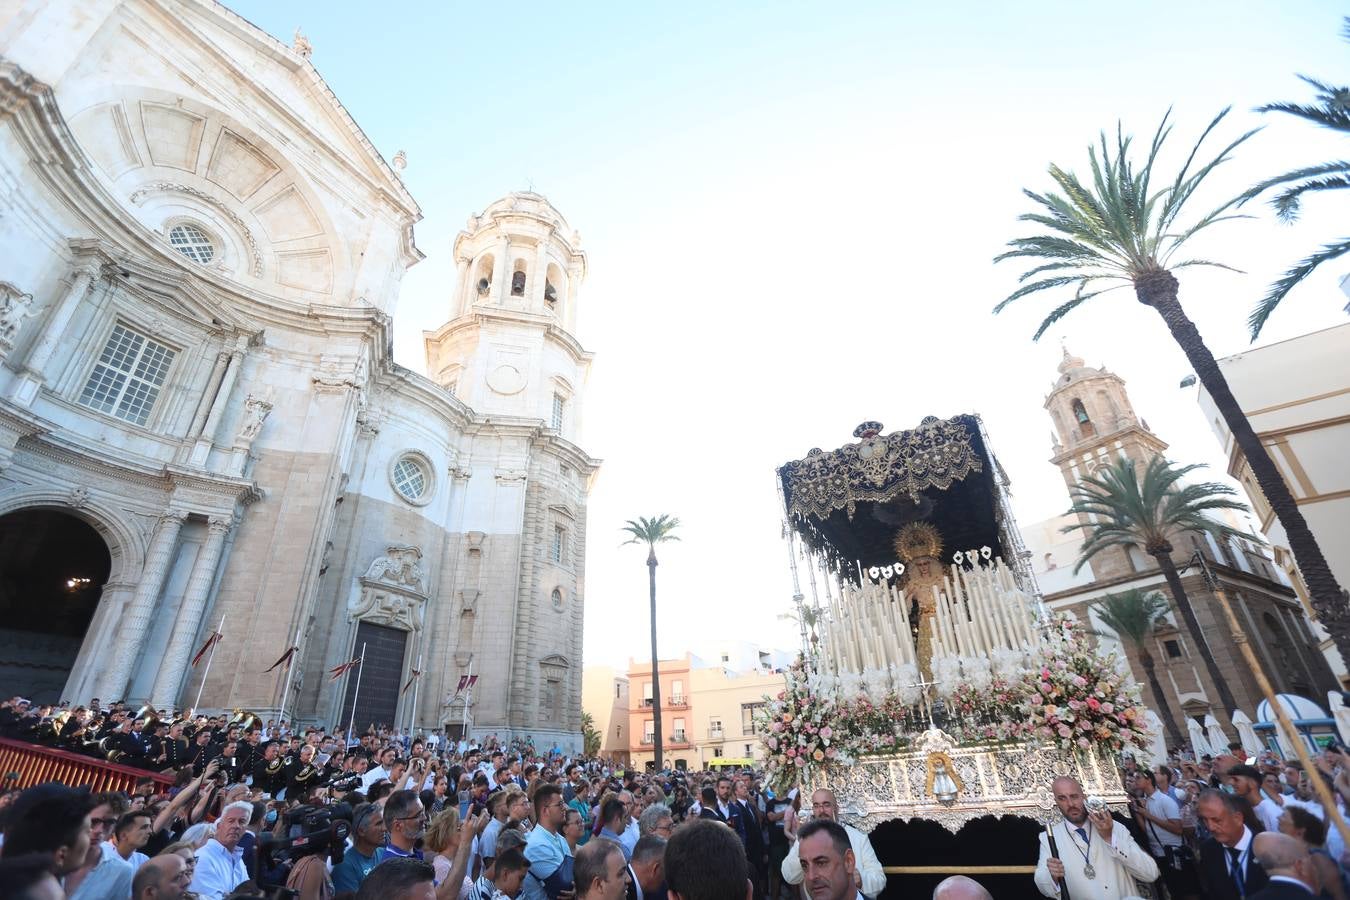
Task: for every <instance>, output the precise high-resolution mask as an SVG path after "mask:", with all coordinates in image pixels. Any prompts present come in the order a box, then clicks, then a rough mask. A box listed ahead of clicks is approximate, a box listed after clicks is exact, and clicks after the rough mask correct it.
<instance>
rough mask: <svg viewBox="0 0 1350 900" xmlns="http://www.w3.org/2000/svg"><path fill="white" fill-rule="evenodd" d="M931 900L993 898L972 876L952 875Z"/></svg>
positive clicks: (934, 892)
mask: <svg viewBox="0 0 1350 900" xmlns="http://www.w3.org/2000/svg"><path fill="white" fill-rule="evenodd" d="M1070 780H1072V779H1070ZM933 900H994V895H993V894H991V893H989V892H988V891H986V890H985V889H984V887H983V886H982V885H981V884H980V883H979V882H978V881H976V880H975V879H973V878H967V877H966V876H964V875H953V876H952V877H951V878H947V879H944V880H943V881H942V883H941V884H939V885H938V886H937V889H936V890H934V891H933Z"/></svg>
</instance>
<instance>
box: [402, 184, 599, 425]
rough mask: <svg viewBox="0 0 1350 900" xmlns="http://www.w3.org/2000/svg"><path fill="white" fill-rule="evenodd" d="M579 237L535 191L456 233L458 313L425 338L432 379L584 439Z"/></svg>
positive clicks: (474, 402)
mask: <svg viewBox="0 0 1350 900" xmlns="http://www.w3.org/2000/svg"><path fill="white" fill-rule="evenodd" d="M579 244H580V236H579V235H578V234H577V232H576V231H575V230H574V229H573V228H572V227H571V226H570V225H568V224H567V222H566V220H565V219H564V218H563V217H562V214H561V213H559V212H558V210H557V209H555V208H554V207H553V204H551V203H549V201H548V200H547V199H546V198H544V197H543V196H541V195H539V194H536V193H533V192H530V191H521V192H517V193H512V194H508V195H507V196H505V197H503V198H502V199H500V200H498V201H496V202H495V203H493V204H491V205H490V206H488V207H487V209H486V210H484V211H483V212H482V213H481V214H479V215H475V216H470V217H469V221H468V223H467V224H466V225H465V227H464V230H463V231H461V232H460V233H459V235H458V236H457V237H456V238H455V244H454V257H455V266H456V268H455V281H454V285H453V287H452V291H451V297H450V312H451V318H450V320H449V321H448V322H446V323H445V324H444V325H442V326H441V327H440V328H438V329H437V330H435V331H429V332H425V333H424V335H423V337H424V342H425V346H426V354H427V372H428V374H429V375H430V376H431V378H432V379H433V380H434V381H436V382H437V383H438V384H440V385H441V386H442V387H444V388H446V389H447V390H449V391H450V392H451V393H453V394H455V396H457V397H458V398H459V399H460V400H462V401H464V402H465V403H466V404H468V405H469V406H470V407H471V408H472V409H473V410H474V411H475V412H477V413H480V414H483V415H488V416H493V415H496V416H518V417H521V418H533V419H542V420H543V421H544V427H545V428H548V429H552V430H553V431H555V432H556V433H557V434H559V435H560V436H563V437H565V438H567V439H568V440H572V441H575V436H576V434H577V433H578V431H579V428H580V424H581V399H582V397H581V393H582V387H583V386H584V384H585V381H586V377H587V374H588V372H589V370H590V364H591V359H592V357H591V354H589V353H587V352H586V351H585V350H583V349H582V347H581V345H580V343H578V341H577V339H576V337H575V332H576V326H577V298H578V293H579V288H580V286H581V282H582V280H583V279H584V278H585V276H586V254H585V253H583V252H582V251H581V249H580V246H579Z"/></svg>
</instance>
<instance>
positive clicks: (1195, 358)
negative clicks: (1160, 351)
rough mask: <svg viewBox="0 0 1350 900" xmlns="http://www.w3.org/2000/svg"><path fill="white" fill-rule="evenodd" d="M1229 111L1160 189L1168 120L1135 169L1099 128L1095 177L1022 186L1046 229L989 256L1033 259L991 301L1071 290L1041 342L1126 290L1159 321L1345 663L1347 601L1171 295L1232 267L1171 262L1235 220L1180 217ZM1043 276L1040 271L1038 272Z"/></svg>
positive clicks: (1054, 170)
mask: <svg viewBox="0 0 1350 900" xmlns="http://www.w3.org/2000/svg"><path fill="white" fill-rule="evenodd" d="M1227 114H1228V110H1227V109H1225V110H1224V111H1223V112H1221V113H1219V115H1218V116H1216V117H1215V118H1214V120H1213V121H1212V122H1210V123H1209V127H1208V128H1206V129H1205V130H1204V133H1202V134H1201V135H1200V139H1199V140H1198V141H1196V143H1195V146H1194V147H1193V148H1192V149H1191V152H1190V155H1189V156H1188V157H1187V158H1186V162H1185V163H1184V164H1183V165H1182V166H1181V170H1180V171H1179V172H1177V174H1176V176H1175V178H1173V179H1172V180H1170V181H1167V182H1165V183H1164V184H1163V186H1162V187H1161V188H1159V187H1157V186H1156V185H1155V184H1154V183H1153V169H1154V165H1155V163H1156V161H1157V158H1158V153H1159V151H1160V150H1161V148H1162V146H1163V144H1164V143H1165V141H1166V139H1167V136H1168V134H1169V133H1170V131H1171V126H1169V125H1168V124H1167V119H1168V116H1164V117H1163V121H1162V124H1161V125H1159V126H1158V131H1157V133H1156V134H1155V135H1154V136H1153V143H1152V144H1151V146H1150V148H1149V151H1148V156H1147V158H1146V160H1145V162H1144V165H1143V167H1142V168H1141V169H1138V170H1136V169H1135V167H1134V165H1133V163H1132V162H1131V161H1130V156H1131V152H1130V146H1131V139H1130V138H1129V137H1127V136H1125V135H1123V134H1121V133H1119V131H1118V132H1117V136H1116V140H1115V147H1114V149H1112V147H1111V146H1110V145H1109V144H1108V143H1107V139H1106V135H1105V134H1103V135H1102V137H1101V144H1100V147H1099V148H1089V150H1088V160H1089V162H1090V164H1091V167H1092V180H1091V182H1090V183H1089V184H1088V185H1084V184H1083V182H1082V181H1080V180H1079V178H1078V177H1077V176H1076V175H1074V174H1073V173H1071V172H1066V171H1064V170H1063V169H1061V168H1060V167H1059V166H1055V165H1051V166H1050V177H1051V178H1052V179H1053V180H1054V182H1055V183H1056V184H1057V185H1058V186H1059V189H1060V191H1061V192H1062V193H1054V192H1051V193H1047V194H1045V195H1041V194H1037V193H1034V192H1032V191H1024V193H1025V194H1026V195H1027V196H1028V197H1030V198H1031V199H1032V200H1033V201H1035V202H1036V204H1037V205H1038V206H1039V207H1040V209H1039V210H1038V211H1036V212H1030V213H1024V214H1023V215H1021V216H1020V217H1019V218H1020V220H1021V221H1025V222H1032V223H1035V224H1036V225H1039V226H1041V227H1043V228H1044V229H1046V230H1045V231H1044V232H1042V233H1041V234H1037V235H1033V236H1031V237H1021V238H1014V239H1013V240H1011V241H1009V242H1008V245H1009V247H1011V248H1012V249H1010V250H1008V251H1007V252H1005V253H1002V254H1000V255H999V256H998V257H996V258H995V262H997V261H999V260H1005V259H1027V260H1030V261H1033V262H1034V263H1035V264H1034V265H1032V267H1031V268H1029V269H1027V271H1025V272H1023V273H1022V276H1021V278H1020V279H1019V280H1020V281H1021V282H1022V286H1021V287H1020V288H1018V289H1017V290H1015V291H1013V292H1012V293H1011V294H1009V295H1008V297H1007V299H1005V300H1004V301H1003V302H1002V303H1000V304H998V306H996V307H995V308H994V312H995V313H997V312H1000V311H1002V310H1003V309H1004V308H1005V307H1007V306H1008V304H1010V303H1012V302H1013V301H1014V300H1017V299H1019V298H1022V297H1025V296H1027V295H1029V294H1033V293H1036V292H1038V291H1044V290H1050V289H1052V288H1061V287H1069V286H1076V290H1075V292H1074V294H1073V297H1072V298H1071V299H1070V300H1069V301H1068V302H1066V303H1064V304H1062V305H1061V306H1059V307H1057V308H1056V309H1054V310H1052V311H1051V313H1050V314H1049V315H1048V316H1047V317H1046V318H1045V321H1044V322H1042V323H1041V326H1040V329H1039V330H1038V331H1037V332H1036V335H1035V338H1039V337H1040V336H1041V335H1042V334H1044V333H1045V331H1046V329H1048V328H1049V327H1050V326H1051V325H1053V324H1054V323H1055V322H1058V321H1059V320H1060V319H1062V318H1063V317H1064V316H1065V315H1067V314H1068V313H1069V312H1071V311H1072V310H1074V309H1075V308H1077V307H1078V306H1079V305H1081V304H1083V303H1085V302H1087V301H1088V300H1090V299H1092V298H1093V297H1096V296H1098V295H1099V294H1103V293H1107V292H1109V291H1112V290H1117V289H1119V288H1123V287H1133V288H1134V295H1135V298H1136V299H1137V300H1138V301H1139V302H1140V303H1142V304H1144V305H1145V306H1148V307H1151V308H1152V309H1154V310H1155V311H1157V313H1158V315H1159V316H1161V317H1162V320H1163V322H1164V323H1165V324H1166V325H1167V328H1168V330H1169V331H1170V332H1171V333H1172V338H1173V339H1174V340H1175V341H1176V342H1177V344H1178V345H1179V346H1180V347H1181V350H1182V352H1184V353H1185V354H1186V358H1187V359H1188V360H1189V361H1190V363H1191V366H1192V368H1193V369H1194V370H1195V374H1196V377H1197V378H1199V379H1200V382H1201V384H1203V385H1204V386H1205V390H1207V391H1208V392H1209V395H1210V397H1212V398H1213V400H1214V405H1215V407H1216V408H1217V409H1218V410H1219V414H1220V415H1221V416H1223V419H1224V422H1225V424H1226V425H1227V426H1228V430H1229V432H1230V433H1232V435H1233V441H1234V442H1235V443H1236V444H1237V446H1238V448H1239V449H1240V450H1241V451H1242V453H1243V456H1245V457H1246V460H1247V465H1248V466H1249V467H1250V468H1251V471H1252V475H1253V476H1254V477H1255V479H1256V483H1257V485H1258V486H1259V487H1260V488H1261V493H1262V494H1264V495H1265V497H1266V501H1267V502H1268V503H1269V504H1270V508H1271V509H1272V510H1273V511H1274V513H1275V515H1276V516H1278V517H1279V520H1280V523H1281V524H1282V525H1284V531H1285V535H1286V538H1287V541H1288V544H1289V549H1290V550H1292V551H1293V554H1294V559H1295V561H1296V562H1297V563H1298V567H1299V570H1300V571H1301V572H1302V574H1303V580H1304V583H1305V584H1306V585H1307V587H1308V595H1309V599H1310V600H1311V601H1312V605H1313V609H1314V610H1316V612H1317V618H1318V620H1319V621H1320V622H1321V623H1322V627H1324V628H1326V630H1327V632H1328V633H1330V635H1331V637H1332V640H1333V641H1335V643H1336V648H1337V649H1338V650H1340V651H1341V655H1342V656H1344V657H1345V658H1346V659H1350V597H1347V596H1346V594H1345V592H1344V591H1342V590H1341V586H1340V585H1339V584H1338V583H1337V582H1336V576H1335V575H1333V574H1332V572H1331V568H1330V567H1329V566H1328V565H1327V561H1326V557H1325V556H1323V555H1322V549H1321V547H1319V546H1318V544H1317V539H1316V538H1315V537H1313V533H1312V530H1311V529H1309V528H1308V523H1307V522H1306V521H1305V520H1304V518H1303V513H1302V512H1301V511H1300V510H1299V508H1298V504H1297V503H1296V502H1295V501H1294V497H1293V494H1291V493H1290V492H1289V486H1288V485H1287V484H1285V481H1284V477H1283V476H1282V475H1281V474H1280V471H1279V469H1277V468H1276V467H1275V463H1274V462H1272V461H1271V458H1270V454H1269V453H1268V452H1267V451H1266V448H1265V445H1264V444H1262V443H1261V440H1260V438H1258V437H1257V435H1256V432H1255V431H1254V430H1253V429H1252V426H1251V423H1250V422H1248V421H1247V417H1246V416H1245V415H1244V414H1243V412H1242V407H1240V406H1238V402H1237V400H1236V399H1234V397H1233V392H1232V390H1231V389H1230V388H1229V387H1228V381H1227V380H1226V379H1225V378H1224V376H1223V373H1222V372H1221V371H1219V366H1218V363H1216V362H1215V360H1214V354H1212V353H1210V351H1209V348H1208V347H1206V346H1205V342H1204V339H1203V338H1201V336H1200V332H1199V330H1198V329H1197V328H1196V327H1195V324H1194V323H1193V322H1191V320H1190V319H1189V318H1187V316H1186V312H1185V310H1183V309H1182V307H1181V304H1180V303H1179V302H1178V301H1177V289H1178V285H1177V279H1176V275H1175V274H1174V273H1175V272H1177V271H1178V270H1180V269H1183V268H1188V267H1193V266H1215V267H1217V268H1221V269H1227V268H1230V267H1228V266H1225V265H1223V264H1222V263H1218V262H1213V261H1210V260H1205V259H1184V260H1176V256H1177V253H1178V252H1179V251H1180V250H1182V249H1183V247H1184V246H1185V245H1186V242H1187V241H1188V240H1189V239H1190V238H1191V237H1192V236H1194V235H1195V234H1197V233H1199V232H1200V231H1202V230H1204V229H1206V228H1208V227H1209V226H1211V225H1214V224H1217V223H1219V222H1223V221H1225V220H1228V219H1234V218H1242V217H1241V216H1239V215H1237V214H1235V213H1233V212H1231V210H1232V208H1233V205H1234V204H1235V203H1237V202H1238V201H1239V199H1240V198H1237V197H1234V198H1233V199H1232V200H1229V201H1227V202H1225V203H1223V204H1221V205H1220V206H1219V207H1218V208H1216V209H1214V210H1211V211H1209V212H1207V213H1204V214H1203V215H1201V216H1199V217H1198V218H1195V219H1193V220H1190V221H1185V222H1183V221H1182V213H1183V212H1184V211H1185V210H1186V208H1187V206H1188V201H1189V200H1190V199H1191V197H1193V196H1194V194H1195V192H1196V190H1197V189H1198V188H1199V187H1200V185H1201V183H1202V182H1203V181H1204V180H1205V178H1206V177H1207V176H1208V175H1209V173H1210V172H1212V171H1214V169H1215V168H1216V167H1217V166H1219V165H1222V164H1223V163H1224V162H1226V161H1227V160H1228V159H1230V158H1231V154H1232V151H1233V150H1234V149H1235V148H1236V147H1238V146H1239V145H1240V144H1242V143H1243V142H1244V141H1246V140H1247V139H1248V138H1250V137H1251V136H1252V135H1253V134H1254V133H1255V132H1252V131H1248V132H1247V133H1246V134H1243V135H1242V136H1241V137H1239V138H1237V139H1236V140H1234V141H1232V142H1230V143H1229V144H1228V145H1227V146H1225V147H1224V149H1223V150H1222V152H1220V153H1219V154H1218V155H1217V156H1215V157H1214V158H1213V159H1211V160H1210V161H1209V162H1207V163H1204V164H1203V165H1199V166H1198V167H1197V168H1195V169H1194V170H1192V166H1193V165H1195V163H1196V156H1197V155H1198V153H1199V152H1200V146H1201V144H1203V143H1204V141H1205V138H1206V137H1208V136H1209V134H1210V132H1211V131H1213V130H1214V129H1215V127H1217V126H1218V124H1219V122H1220V121H1221V120H1222V119H1223V117H1224V116H1225V115H1227ZM1169 115H1170V114H1169ZM1099 153H1100V156H1099ZM1042 275H1044V276H1046V277H1037V276H1042ZM1033 279H1034V280H1033Z"/></svg>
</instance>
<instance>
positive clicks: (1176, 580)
mask: <svg viewBox="0 0 1350 900" xmlns="http://www.w3.org/2000/svg"><path fill="white" fill-rule="evenodd" d="M1165 546H1166V549H1165V550H1161V549H1160V550H1158V551H1157V552H1153V558H1154V559H1156V560H1157V561H1158V567H1159V568H1160V569H1162V573H1163V578H1165V579H1166V580H1167V586H1168V588H1170V589H1171V591H1172V600H1173V601H1174V602H1175V603H1176V605H1177V609H1178V610H1179V611H1180V612H1181V618H1182V620H1183V621H1185V623H1186V630H1188V631H1189V632H1190V633H1191V643H1193V644H1195V649H1196V650H1198V651H1199V652H1200V658H1201V659H1203V660H1204V661H1205V670H1206V671H1207V672H1209V678H1210V680H1211V681H1213V682H1214V689H1215V690H1216V691H1218V692H1219V702H1220V703H1222V704H1223V716H1222V718H1224V719H1228V720H1230V721H1231V719H1232V716H1233V710H1235V709H1237V701H1236V700H1234V699H1233V692H1232V691H1231V690H1229V689H1228V681H1227V680H1226V679H1225V678H1224V677H1223V675H1222V674H1221V673H1220V672H1219V664H1218V663H1217V662H1215V660H1214V654H1213V653H1211V652H1210V650H1209V642H1208V641H1206V640H1205V633H1204V631H1202V630H1201V629H1200V620H1199V619H1197V618H1196V617H1195V608H1194V607H1192V606H1191V601H1190V598H1188V597H1187V596H1186V589H1185V588H1184V587H1182V586H1181V576H1180V575H1179V574H1177V566H1176V563H1174V562H1172V545H1171V544H1167V545H1165Z"/></svg>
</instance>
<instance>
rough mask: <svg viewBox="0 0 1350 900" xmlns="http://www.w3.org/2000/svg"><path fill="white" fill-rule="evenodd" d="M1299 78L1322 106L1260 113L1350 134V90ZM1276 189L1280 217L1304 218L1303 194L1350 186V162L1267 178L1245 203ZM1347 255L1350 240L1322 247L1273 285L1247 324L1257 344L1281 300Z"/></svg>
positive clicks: (1349, 22)
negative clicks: (1329, 263)
mask: <svg viewBox="0 0 1350 900" xmlns="http://www.w3.org/2000/svg"><path fill="white" fill-rule="evenodd" d="M1344 23H1345V24H1344V26H1343V28H1342V32H1341V33H1342V35H1343V36H1344V37H1345V38H1346V39H1347V40H1350V17H1347V18H1346V19H1345V20H1344ZM1298 77H1299V78H1300V79H1302V80H1303V81H1305V82H1306V83H1308V84H1310V85H1312V86H1313V88H1315V89H1316V91H1317V94H1316V99H1317V102H1316V103H1315V104H1313V105H1306V104H1303V103H1267V104H1266V105H1265V106H1258V107H1257V109H1256V111H1257V112H1263V113H1265V112H1281V113H1287V114H1288V115H1291V116H1296V117H1298V118H1300V119H1303V120H1305V121H1308V122H1312V123H1313V124H1314V125H1321V126H1322V127H1323V128H1330V129H1331V130H1333V131H1339V132H1350V88H1347V87H1337V86H1334V85H1329V84H1325V83H1323V82H1321V81H1318V80H1317V79H1315V78H1309V77H1308V76H1306V75H1300V76H1298ZM1274 187H1281V188H1282V190H1281V191H1280V192H1279V193H1278V194H1276V195H1275V196H1274V197H1271V198H1270V204H1271V205H1272V206H1274V207H1275V214H1276V215H1277V216H1278V217H1279V218H1280V220H1281V221H1283V222H1293V221H1294V220H1296V219H1297V218H1298V214H1299V211H1300V207H1301V205H1302V201H1303V195H1304V194H1306V193H1308V192H1309V191H1333V190H1340V189H1341V188H1350V162H1347V161H1346V160H1334V161H1332V162H1326V163H1321V164H1320V165H1315V166H1306V167H1304V168H1301V169H1294V170H1293V171H1291V172H1285V173H1284V174H1283V175H1276V176H1275V177H1274V178H1267V179H1266V180H1265V181H1263V182H1261V183H1260V184H1258V185H1256V186H1255V187H1253V188H1252V189H1251V190H1249V191H1247V192H1246V193H1244V194H1243V195H1242V196H1241V197H1240V198H1239V200H1240V203H1239V205H1241V204H1242V203H1246V202H1247V201H1248V200H1252V199H1255V198H1256V197H1258V196H1260V195H1261V194H1264V193H1265V192H1266V191H1268V190H1270V189H1271V188H1274ZM1347 252H1350V238H1342V239H1341V240H1339V241H1334V242H1332V243H1330V244H1327V245H1326V246H1324V247H1322V248H1321V249H1319V250H1318V251H1317V252H1316V253H1314V254H1312V255H1311V256H1309V257H1308V258H1307V259H1304V260H1302V261H1300V262H1299V263H1297V264H1296V265H1295V266H1294V267H1293V268H1291V269H1290V270H1289V271H1287V272H1285V273H1284V274H1283V275H1281V276H1280V277H1279V279H1278V280H1277V281H1276V282H1275V283H1274V284H1272V285H1271V286H1270V290H1269V291H1268V292H1267V293H1266V296H1265V297H1263V298H1262V299H1261V302H1260V303H1258V304H1256V308H1255V309H1253V310H1252V312H1251V315H1250V316H1249V317H1248V318H1247V325H1248V327H1250V328H1251V332H1252V340H1256V338H1257V335H1259V334H1260V333H1261V329H1262V328H1263V327H1264V326H1265V324H1266V319H1268V318H1270V314H1271V313H1273V312H1274V311H1275V307H1277V306H1279V305H1280V301H1282V300H1283V299H1284V298H1285V295H1287V294H1288V293H1289V292H1290V291H1291V290H1293V289H1294V288H1295V287H1296V286H1297V285H1298V284H1300V283H1301V282H1302V281H1303V279H1305V278H1307V277H1308V276H1309V275H1311V274H1312V272H1313V270H1314V269H1316V268H1317V267H1318V266H1320V265H1321V264H1322V263H1324V262H1326V261H1327V260H1331V259H1335V258H1336V257H1338V256H1341V255H1343V254H1345V253H1347Z"/></svg>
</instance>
